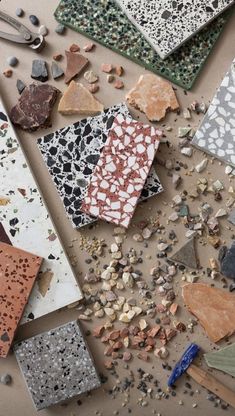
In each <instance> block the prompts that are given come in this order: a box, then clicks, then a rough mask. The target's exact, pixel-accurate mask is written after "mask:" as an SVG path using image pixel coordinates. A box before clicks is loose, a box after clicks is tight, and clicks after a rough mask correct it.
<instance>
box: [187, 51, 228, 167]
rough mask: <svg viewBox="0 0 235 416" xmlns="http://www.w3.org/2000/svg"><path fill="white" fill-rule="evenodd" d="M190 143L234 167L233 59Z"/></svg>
mask: <svg viewBox="0 0 235 416" xmlns="http://www.w3.org/2000/svg"><path fill="white" fill-rule="evenodd" d="M192 143H193V144H194V145H195V146H197V147H198V148H200V149H201V150H203V151H204V152H207V153H209V154H211V155H212V156H215V157H217V158H218V159H221V160H222V161H224V162H226V163H229V164H231V165H233V166H235V59H234V61H233V63H232V65H231V68H230V70H229V72H227V74H226V75H225V77H224V79H223V81H222V83H221V85H220V87H219V89H218V91H217V92H216V94H215V96H214V98H213V100H212V101H211V104H210V106H209V108H208V110H207V113H206V115H205V117H204V119H203V120H202V123H201V125H200V127H199V129H198V130H197V132H196V134H195V136H194V138H193V141H192Z"/></svg>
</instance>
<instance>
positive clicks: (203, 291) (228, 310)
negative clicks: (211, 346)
mask: <svg viewBox="0 0 235 416" xmlns="http://www.w3.org/2000/svg"><path fill="white" fill-rule="evenodd" d="M182 294H183V298H184V302H185V304H186V307H187V308H188V310H189V311H190V312H191V313H192V314H193V315H195V316H196V317H197V318H198V320H199V322H200V323H201V325H202V326H203V328H204V329H205V331H206V333H207V335H208V337H209V338H210V340H211V341H213V342H218V341H220V340H221V339H223V338H225V337H227V336H230V335H232V334H233V333H234V332H235V321H234V309H235V297H234V294H233V293H229V292H227V291H225V290H223V289H218V288H215V287H211V286H209V285H206V284H203V283H194V284H188V285H185V286H184V287H183V292H182Z"/></svg>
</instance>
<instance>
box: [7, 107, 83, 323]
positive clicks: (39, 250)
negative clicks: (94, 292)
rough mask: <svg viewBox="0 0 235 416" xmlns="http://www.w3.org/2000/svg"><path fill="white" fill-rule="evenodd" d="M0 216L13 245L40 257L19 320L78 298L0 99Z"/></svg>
mask: <svg viewBox="0 0 235 416" xmlns="http://www.w3.org/2000/svg"><path fill="white" fill-rule="evenodd" d="M0 176H1V181H0V196H1V198H0V199H1V201H3V200H4V204H3V203H1V204H0V221H1V222H2V225H3V227H4V229H5V231H6V234H7V235H8V237H9V239H10V240H11V242H12V245H13V246H15V247H20V248H21V249H22V250H25V251H29V252H33V253H35V254H37V255H38V256H40V257H43V259H44V261H43V264H42V267H41V269H40V272H39V275H38V278H37V280H36V282H35V285H34V287H33V290H32V293H31V295H30V298H29V301H28V303H27V306H26V308H25V310H24V314H23V318H22V320H21V323H24V322H27V321H31V320H33V319H35V318H39V317H41V316H44V315H46V314H48V313H50V312H53V311H55V310H58V309H60V308H63V307H65V306H67V305H70V304H71V303H73V302H76V301H78V300H80V299H82V297H83V295H82V293H81V290H80V289H79V287H78V284H77V281H76V279H75V276H74V274H73V271H72V269H71V266H70V264H69V262H68V259H67V257H66V254H65V252H64V250H63V248H62V245H61V243H60V240H59V237H58V235H57V233H56V231H55V228H54V226H53V224H52V221H51V219H50V217H49V214H48V211H47V209H46V207H45V205H44V202H43V200H42V198H41V195H40V193H39V189H38V187H37V185H36V182H35V180H34V177H33V175H32V173H31V171H30V169H29V166H28V164H27V161H26V159H25V156H24V153H23V151H22V150H21V147H20V144H19V141H18V139H17V136H16V133H15V131H14V129H13V128H12V126H11V123H10V121H8V116H7V113H6V110H5V108H4V105H3V104H2V102H1V99H0Z"/></svg>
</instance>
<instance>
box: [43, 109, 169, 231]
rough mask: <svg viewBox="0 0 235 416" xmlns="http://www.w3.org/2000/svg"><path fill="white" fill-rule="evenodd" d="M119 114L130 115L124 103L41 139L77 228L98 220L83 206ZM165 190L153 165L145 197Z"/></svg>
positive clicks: (57, 186) (49, 167)
mask: <svg viewBox="0 0 235 416" xmlns="http://www.w3.org/2000/svg"><path fill="white" fill-rule="evenodd" d="M118 114H122V115H123V116H128V117H130V113H129V110H128V108H127V106H126V105H125V104H124V103H123V104H117V105H114V106H113V107H110V108H109V109H107V110H105V111H104V112H103V113H102V114H100V115H99V116H96V117H89V118H86V119H84V120H82V121H79V122H77V123H75V124H72V125H70V126H68V127H64V128H63V129H60V130H58V131H56V132H55V133H51V134H49V135H47V136H45V137H43V138H41V139H39V140H38V147H39V149H40V151H41V153H42V156H43V158H44V161H45V163H46V165H47V167H48V170H49V173H50V174H51V176H52V178H53V181H54V183H55V185H56V188H57V190H58V192H59V195H60V197H61V199H62V201H63V204H64V207H65V210H66V212H67V215H68V217H69V219H70V220H71V221H72V223H73V226H74V227H76V228H81V227H83V226H85V225H88V224H91V223H92V222H94V221H96V219H95V218H94V217H91V216H90V215H87V214H85V213H84V212H82V211H81V209H80V208H81V204H82V202H83V200H84V197H85V195H86V191H87V187H88V184H89V182H90V179H91V176H92V173H93V172H94V169H95V166H96V164H97V162H98V160H99V157H100V153H101V151H102V149H103V146H104V145H105V143H106V140H107V136H108V132H109V129H110V128H111V126H112V123H113V120H114V118H115V117H116V116H117V115H118ZM162 190H163V188H162V185H161V183H160V181H159V178H158V176H157V174H156V172H155V169H154V168H152V169H151V172H150V173H149V176H148V178H147V181H146V185H145V187H144V189H143V192H142V196H141V200H144V199H147V198H149V197H151V196H154V195H157V194H159V193H160V192H162Z"/></svg>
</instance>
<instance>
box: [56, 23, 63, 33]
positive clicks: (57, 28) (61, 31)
mask: <svg viewBox="0 0 235 416" xmlns="http://www.w3.org/2000/svg"><path fill="white" fill-rule="evenodd" d="M55 31H56V33H58V34H59V35H63V33H64V32H65V26H64V25H62V23H59V24H58V25H57V26H56V28H55Z"/></svg>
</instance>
